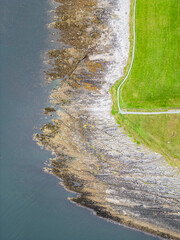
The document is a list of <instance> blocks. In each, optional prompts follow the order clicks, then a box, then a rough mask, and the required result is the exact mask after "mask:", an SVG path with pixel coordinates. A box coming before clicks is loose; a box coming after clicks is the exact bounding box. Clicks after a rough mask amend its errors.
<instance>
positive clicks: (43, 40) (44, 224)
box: [0, 0, 157, 240]
mask: <svg viewBox="0 0 180 240" xmlns="http://www.w3.org/2000/svg"><path fill="white" fill-rule="evenodd" d="M48 8H49V4H48V2H46V0H38V1H37V0H31V1H30V0H0V28H1V32H0V40H1V42H0V55H1V58H0V59H1V62H0V114H1V118H0V159H1V163H0V187H1V198H0V211H1V213H0V239H1V240H57V239H58V240H85V239H86V240H96V239H97V240H101V239H102V240H120V239H121V240H136V239H137V240H144V239H147V240H150V239H157V238H154V237H151V236H149V235H146V234H144V233H141V232H138V231H134V230H131V229H128V228H125V227H122V226H118V225H115V224H112V223H110V222H107V221H105V220H104V219H100V218H98V217H96V216H94V215H92V214H91V213H90V212H89V211H87V209H84V208H79V207H77V206H76V205H74V204H73V203H70V202H69V201H68V200H67V197H69V196H73V194H72V193H69V192H66V191H65V190H64V189H63V188H62V187H61V186H60V185H59V180H58V179H56V178H55V177H54V176H51V175H48V174H46V173H44V172H43V171H42V168H43V164H44V161H46V160H48V158H49V157H50V154H49V153H48V152H46V151H44V150H41V149H40V148H39V147H38V146H36V144H35V142H34V141H32V135H33V133H35V132H36V129H35V128H34V127H36V128H37V129H39V128H40V126H42V125H43V123H44V121H45V119H44V117H43V115H42V114H41V112H42V109H43V108H44V107H45V106H47V101H48V91H49V88H48V87H47V86H44V85H43V80H42V79H41V75H40V69H41V68H42V59H41V57H40V56H41V55H42V53H43V52H44V51H45V49H47V48H48V41H47V34H48V31H47V29H46V28H45V24H46V23H47V15H46V12H47V10H48Z"/></svg>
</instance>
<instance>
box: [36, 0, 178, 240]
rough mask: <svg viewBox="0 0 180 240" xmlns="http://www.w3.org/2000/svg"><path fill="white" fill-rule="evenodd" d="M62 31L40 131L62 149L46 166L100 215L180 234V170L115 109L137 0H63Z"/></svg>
mask: <svg viewBox="0 0 180 240" xmlns="http://www.w3.org/2000/svg"><path fill="white" fill-rule="evenodd" d="M57 3H58V4H57V8H56V10H55V11H54V12H52V16H54V20H53V22H52V23H51V24H50V25H49V27H51V28H52V29H54V31H55V32H58V35H57V34H56V35H55V36H56V37H57V43H58V44H57V45H56V46H57V47H56V48H55V49H52V50H51V51H49V53H48V56H49V66H50V67H49V69H48V70H47V71H46V73H45V74H46V80H47V81H49V82H51V81H55V82H56V83H57V85H56V87H55V88H54V89H53V90H52V92H51V96H50V102H51V107H49V106H47V108H46V109H45V113H46V114H49V115H52V116H53V120H52V121H51V122H49V123H48V124H46V125H44V126H43V127H42V129H41V130H42V132H41V133H39V134H36V136H35V138H36V140H37V142H38V144H39V145H41V146H43V147H45V148H46V149H47V150H50V151H51V152H52V153H53V154H54V155H55V157H54V158H52V159H50V163H49V164H48V166H47V167H46V168H45V170H46V171H48V172H50V173H52V174H54V175H56V176H58V177H60V178H61V179H63V181H64V185H65V186H66V187H67V188H68V189H70V190H73V191H75V192H78V193H80V196H79V197H78V198H76V199H73V201H75V202H76V203H78V204H81V205H83V206H87V207H89V208H92V209H94V210H95V211H96V212H97V214H98V215H100V216H103V217H106V218H109V219H113V220H115V221H117V222H120V223H123V224H126V225H129V226H132V227H135V228H138V229H141V230H143V231H147V232H150V233H153V234H156V235H159V236H162V237H164V238H171V239H179V238H180V232H179V225H180V201H179V199H180V181H179V180H180V175H179V173H178V170H176V169H173V168H171V167H170V166H169V165H167V163H166V162H165V160H164V159H163V157H162V156H161V155H160V154H157V153H154V152H151V151H150V150H148V149H146V148H145V147H143V146H141V145H137V144H136V143H134V142H133V141H132V139H131V138H130V137H129V136H128V135H127V134H126V133H125V132H124V130H123V128H119V127H118V125H117V124H116V123H115V120H114V118H113V116H112V115H111V106H112V102H111V95H110V92H109V90H110V88H111V86H112V85H113V84H114V83H115V81H116V80H117V79H118V78H119V77H120V76H122V74H123V69H124V67H125V65H126V62H127V59H128V52H129V40H128V38H129V11H130V0H128V1H127V0H126V1H123V0H113V1H111V0H97V1H95V0H94V1H91V0H87V1H85V0H71V1H70V0H69V1H68V0H58V1H57Z"/></svg>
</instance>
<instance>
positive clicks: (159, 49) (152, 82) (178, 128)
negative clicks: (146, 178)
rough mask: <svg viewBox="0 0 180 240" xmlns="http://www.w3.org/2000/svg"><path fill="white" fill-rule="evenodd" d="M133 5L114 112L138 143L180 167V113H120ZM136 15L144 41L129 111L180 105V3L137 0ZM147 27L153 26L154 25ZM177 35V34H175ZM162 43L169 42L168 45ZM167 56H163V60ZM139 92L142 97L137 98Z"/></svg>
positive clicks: (128, 88)
mask: <svg viewBox="0 0 180 240" xmlns="http://www.w3.org/2000/svg"><path fill="white" fill-rule="evenodd" d="M140 5H141V6H140ZM133 6H134V0H132V1H131V11H130V33H131V34H130V52H129V59H128V63H127V66H126V67H125V69H124V75H123V77H122V78H121V79H119V80H118V81H117V82H116V83H115V84H114V86H113V87H112V88H111V95H112V100H113V106H112V114H113V115H114V116H115V119H116V122H117V123H118V124H119V125H120V126H124V128H125V129H126V131H127V132H128V133H129V135H132V136H133V138H134V140H135V141H136V142H137V143H138V144H140V143H143V144H145V145H146V146H148V147H149V148H151V149H153V150H154V151H156V152H159V153H161V154H163V155H164V156H165V158H166V159H167V161H168V163H169V164H170V165H172V166H176V167H178V168H179V169H180V115H179V114H172V115H168V114H167V115H152V116H145V115H120V114H118V107H117V89H118V86H119V85H120V83H121V82H122V80H123V79H124V77H125V76H126V74H127V72H128V69H129V66H130V63H131V57H132V49H133ZM149 7H150V8H149ZM153 11H154V12H153ZM161 14H162V15H161ZM171 15H172V16H171ZM136 16H137V19H136V26H138V28H136V30H137V34H138V36H137V39H136V41H137V40H138V41H139V43H138V45H137V47H136V51H135V61H134V65H133V68H132V74H131V75H130V76H129V79H128V82H127V84H125V86H124V88H123V92H124V93H123V95H122V96H123V107H124V108H129V107H130V108H136V109H137V108H143V110H144V109H149V108H150V109H153V108H154V109H157V108H162V107H163V108H164V107H166V108H168V107H177V106H178V107H180V101H179V100H180V81H179V79H178V64H179V62H178V54H177V50H178V46H177V44H178V42H179V39H178V29H177V24H178V20H177V19H178V18H179V6H178V1H177V0H174V1H171V0H158V1H155V0H151V1H150V0H141V1H137V15H136ZM153 16H155V19H153ZM138 18H139V20H138ZM164 21H165V22H164ZM168 21H170V22H169V25H167V22H168ZM163 22H164V24H165V26H162V29H163V31H162V33H161V31H160V30H159V33H158V29H160V23H161V24H162V25H163ZM157 23H158V24H157ZM141 24H142V26H141ZM173 24H174V26H173ZM146 25H147V26H149V25H150V27H147V26H146ZM152 26H153V27H152ZM167 26H168V28H167ZM150 28H151V31H150V33H148V34H149V35H147V31H148V29H150ZM154 28H155V29H154ZM171 32H172V35H171V36H170V34H171ZM156 33H157V35H156ZM139 34H141V35H139ZM161 34H162V38H161ZM163 37H164V39H163ZM160 39H161V40H163V41H162V46H161V41H160ZM170 43H171V44H170ZM165 46H166V47H165ZM166 55H167V56H166ZM161 56H162V58H160V57H161ZM155 76H157V78H155ZM178 81H179V82H178ZM158 88H159V89H158ZM165 89H166V90H165ZM142 90H143V91H142ZM137 92H138V94H136V93H137ZM163 94H164V96H163ZM128 95H129V96H128ZM120 96H121V94H120ZM149 96H151V97H149ZM124 97H125V98H124ZM121 104H122V100H121ZM128 110H129V109H128Z"/></svg>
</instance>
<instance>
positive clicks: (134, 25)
mask: <svg viewBox="0 0 180 240" xmlns="http://www.w3.org/2000/svg"><path fill="white" fill-rule="evenodd" d="M136 2H137V0H134V10H133V50H132V59H131V63H130V67H129V70H128V72H127V74H126V77H125V78H124V80H123V81H122V82H121V84H120V85H119V87H118V89H117V103H118V110H119V112H118V113H119V114H122V115H125V114H126V115H127V114H129V115H160V114H178V113H180V110H167V111H155V112H153V111H152V112H149V111H140V112H138V111H126V110H123V109H121V107H120V97H119V96H120V90H121V87H122V86H123V84H124V83H125V82H126V80H127V78H128V77H129V74H130V72H131V70H132V65H133V62H134V55H135V46H136V24H135V20H136Z"/></svg>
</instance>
